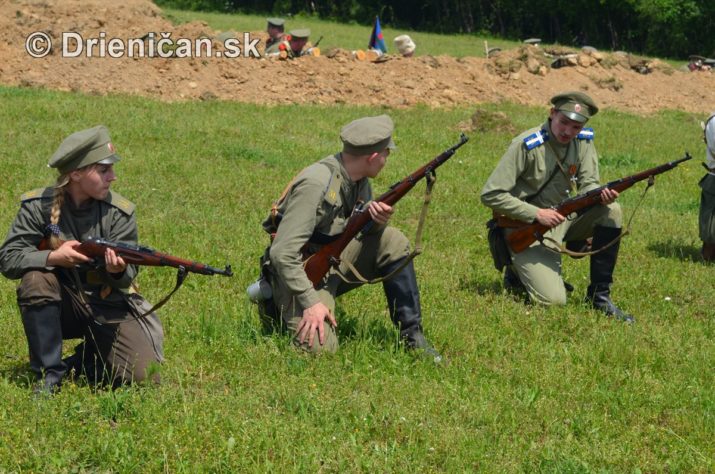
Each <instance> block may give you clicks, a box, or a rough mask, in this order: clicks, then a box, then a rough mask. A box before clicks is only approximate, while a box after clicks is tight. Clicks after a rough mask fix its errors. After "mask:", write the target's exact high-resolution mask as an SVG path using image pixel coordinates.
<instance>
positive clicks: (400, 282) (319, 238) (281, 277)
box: [261, 115, 440, 361]
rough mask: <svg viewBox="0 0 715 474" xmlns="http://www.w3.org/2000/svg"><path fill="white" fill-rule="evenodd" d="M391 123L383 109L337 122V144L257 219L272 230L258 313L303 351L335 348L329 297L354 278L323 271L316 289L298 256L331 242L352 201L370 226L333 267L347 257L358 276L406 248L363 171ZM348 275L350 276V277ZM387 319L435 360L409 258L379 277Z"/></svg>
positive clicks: (386, 144)
mask: <svg viewBox="0 0 715 474" xmlns="http://www.w3.org/2000/svg"><path fill="white" fill-rule="evenodd" d="M393 128H394V125H393V122H392V119H390V117H388V116H387V115H381V116H379V117H365V118H361V119H358V120H355V121H353V122H351V123H349V124H347V125H346V126H345V127H343V129H342V131H341V133H340V138H341V140H342V142H343V150H342V152H340V153H336V154H335V155H331V156H328V157H326V158H324V159H322V160H320V161H318V162H317V163H315V164H313V165H311V166H309V167H308V168H306V169H304V170H303V171H301V172H300V173H299V174H298V175H297V176H296V177H295V178H294V180H293V181H292V182H291V183H290V184H289V187H288V188H287V190H286V192H285V193H284V196H283V197H282V199H281V200H280V201H279V202H278V203H277V206H274V211H273V212H272V213H271V215H270V216H269V217H268V219H266V221H265V222H264V223H263V228H264V229H265V230H266V232H268V233H269V234H271V235H272V236H273V240H272V243H271V246H270V247H269V248H268V249H267V250H266V254H265V255H264V257H263V271H262V274H263V275H264V278H266V280H268V281H269V282H270V285H271V287H272V289H273V298H271V299H269V300H268V301H266V303H268V304H266V305H262V306H261V311H262V312H263V315H262V316H263V317H264V318H269V319H270V318H271V317H273V318H275V322H276V323H278V324H280V321H279V318H281V317H282V322H283V324H284V325H285V327H287V328H288V330H289V331H291V332H292V333H293V334H294V335H295V337H294V342H295V343H296V345H298V346H300V347H302V348H303V349H305V350H308V351H313V352H320V351H328V352H334V351H336V350H337V349H338V339H337V336H336V333H335V328H336V326H337V324H338V322H337V321H336V319H335V298H336V296H339V295H341V294H343V293H345V292H347V291H350V290H352V289H354V288H356V287H357V286H359V284H348V283H345V282H344V281H343V280H342V279H341V278H340V276H339V275H338V274H337V273H336V271H335V270H330V271H329V272H328V274H327V275H326V277H325V278H324V279H323V281H322V282H320V284H318V285H317V287H316V288H314V287H313V284H312V283H311V281H310V280H309V279H308V277H307V275H306V274H305V271H304V270H303V257H304V256H305V255H306V254H307V255H310V254H311V253H314V252H315V251H317V249H319V248H320V246H321V245H324V244H326V243H329V242H331V241H332V240H334V239H335V238H337V237H338V236H339V235H340V233H341V232H342V231H343V230H344V228H345V225H346V223H347V221H348V219H349V218H350V215H351V212H352V211H353V209H354V208H355V206H356V205H357V204H359V203H362V204H363V205H364V206H366V207H367V210H368V212H369V213H370V216H371V218H372V219H373V221H374V222H373V225H372V227H371V228H370V229H369V230H368V231H367V232H364V233H362V234H360V235H359V236H358V237H356V238H355V239H354V240H353V241H352V242H351V243H350V244H349V245H348V246H347V247H346V249H345V250H344V251H343V253H342V254H341V261H342V263H341V265H340V269H339V271H340V272H342V273H343V274H346V275H351V273H350V270H348V268H347V266H346V265H345V264H346V263H347V262H350V263H352V264H353V265H354V266H355V268H356V269H357V271H358V272H359V273H361V274H362V275H363V276H364V277H365V278H368V279H373V278H375V277H378V276H385V275H389V274H390V273H392V272H393V270H395V269H398V268H400V266H401V265H403V261H404V259H405V258H406V257H407V255H408V254H409V247H410V245H409V242H408V240H407V238H406V237H405V236H404V235H403V234H402V233H401V232H400V231H399V230H397V229H395V228H394V227H389V226H387V222H388V220H389V219H390V216H391V215H392V213H393V209H392V207H390V206H388V205H387V204H384V203H381V202H375V201H372V189H371V187H370V182H369V179H368V178H374V177H375V176H377V175H378V173H379V172H380V170H382V168H383V166H385V163H386V161H387V157H388V155H389V154H390V150H391V149H393V148H394V143H393V141H392V131H393ZM353 279H354V278H353ZM383 289H384V292H385V296H386V297H387V302H388V307H389V312H390V316H391V319H392V322H393V323H394V324H395V325H396V326H397V327H398V329H399V331H400V336H401V338H402V340H403V341H404V342H405V344H406V346H407V347H409V348H413V349H421V350H423V351H425V353H426V354H427V355H428V356H430V357H434V358H435V360H436V361H439V360H440V356H439V354H438V353H437V351H436V350H435V349H434V348H433V347H432V346H431V345H430V343H429V342H428V341H427V340H426V339H425V337H424V334H423V331H422V313H421V309H420V298H419V288H418V287H417V278H416V276H415V270H414V267H413V265H412V262H410V263H408V264H407V265H406V266H405V267H404V268H403V269H402V270H401V271H399V272H397V274H396V275H394V276H393V277H391V278H390V279H388V280H385V281H384V282H383ZM316 335H317V337H316Z"/></svg>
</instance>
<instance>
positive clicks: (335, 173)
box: [321, 161, 343, 206]
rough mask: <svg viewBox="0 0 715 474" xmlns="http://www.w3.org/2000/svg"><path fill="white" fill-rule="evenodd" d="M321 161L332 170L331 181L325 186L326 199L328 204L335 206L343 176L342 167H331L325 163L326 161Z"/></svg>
mask: <svg viewBox="0 0 715 474" xmlns="http://www.w3.org/2000/svg"><path fill="white" fill-rule="evenodd" d="M321 163H322V164H323V165H325V167H327V168H328V169H329V170H330V181H328V185H327V186H325V195H324V196H325V197H324V199H325V201H326V202H327V203H328V204H330V205H333V206H334V205H335V204H337V202H338V196H339V195H340V186H342V182H343V176H342V174H341V173H340V167H335V168H334V169H333V167H331V166H330V165H329V164H328V163H325V161H321Z"/></svg>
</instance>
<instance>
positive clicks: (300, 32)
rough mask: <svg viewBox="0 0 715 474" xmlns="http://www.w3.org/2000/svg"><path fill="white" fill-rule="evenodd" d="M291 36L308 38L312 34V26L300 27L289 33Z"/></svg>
mask: <svg viewBox="0 0 715 474" xmlns="http://www.w3.org/2000/svg"><path fill="white" fill-rule="evenodd" d="M288 34H289V35H290V36H291V38H307V37H309V36H310V28H298V29H296V30H291V31H290V33H288Z"/></svg>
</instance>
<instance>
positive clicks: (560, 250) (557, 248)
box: [540, 176, 655, 258]
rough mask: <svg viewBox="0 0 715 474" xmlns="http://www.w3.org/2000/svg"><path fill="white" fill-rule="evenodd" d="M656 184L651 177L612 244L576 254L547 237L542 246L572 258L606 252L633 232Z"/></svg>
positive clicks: (542, 241) (543, 239) (544, 238)
mask: <svg viewBox="0 0 715 474" xmlns="http://www.w3.org/2000/svg"><path fill="white" fill-rule="evenodd" d="M654 182H655V179H654V177H653V176H651V177H650V178H649V179H648V185H647V186H646V188H645V189H644V190H643V194H641V198H640V199H639V200H638V203H637V204H636V207H635V208H633V212H632V213H631V217H629V218H628V223H627V224H626V226H625V227H624V228H623V230H621V233H620V234H619V235H618V237H616V238H615V239H613V240H611V241H610V242H608V243H607V244H606V245H604V246H603V247H601V248H598V249H596V250H590V251H588V252H574V251H573V250H569V249H568V248H566V245H565V244H564V243H559V242H557V241H555V240H554V239H552V238H551V237H546V236H544V237H543V238H542V239H541V241H540V243H541V245H543V246H544V247H546V248H547V249H548V250H551V251H552V252H556V253H562V254H565V255H568V256H569V257H572V258H582V257H590V256H591V255H596V254H597V253H600V252H602V251H604V250H606V249H607V248H608V247H611V246H613V245H615V243H616V242H618V241H619V240H621V239H622V238H623V237H625V236H626V235H627V234H630V232H631V230H630V229H631V222H633V218H634V217H635V215H636V211H638V208H639V207H640V206H641V204H642V203H643V200H644V199H645V194H646V193H647V192H648V190H649V189H650V188H651V186H653V183H654ZM545 240H548V241H549V242H550V243H552V244H553V245H554V247H551V246H549V245H546V244H545V243H544V241H545Z"/></svg>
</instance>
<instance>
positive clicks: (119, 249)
mask: <svg viewBox="0 0 715 474" xmlns="http://www.w3.org/2000/svg"><path fill="white" fill-rule="evenodd" d="M39 248H40V250H45V249H47V248H48V246H47V242H46V239H43V240H42V242H40V245H39ZM108 248H110V249H112V250H114V252H115V253H116V254H117V255H118V256H120V257H122V259H124V261H125V262H126V263H132V264H134V265H147V266H153V267H174V268H180V267H183V268H184V269H185V270H186V271H187V272H191V273H199V274H201V275H224V276H233V271H231V265H226V268H224V269H223V270H222V269H220V268H214V267H210V266H208V265H204V264H203V263H199V262H195V261H192V260H186V259H183V258H179V257H174V256H173V255H169V254H166V253H162V252H157V251H156V250H154V249H151V248H149V247H142V246H139V245H129V244H123V243H120V242H112V241H109V240H106V239H102V238H99V237H90V238H88V239H87V240H85V241H84V242H82V243H81V244H80V245H78V246H77V247H75V250H76V251H77V252H79V253H81V254H82V255H85V256H87V257H90V258H95V259H104V252H105V251H106V249H108Z"/></svg>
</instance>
